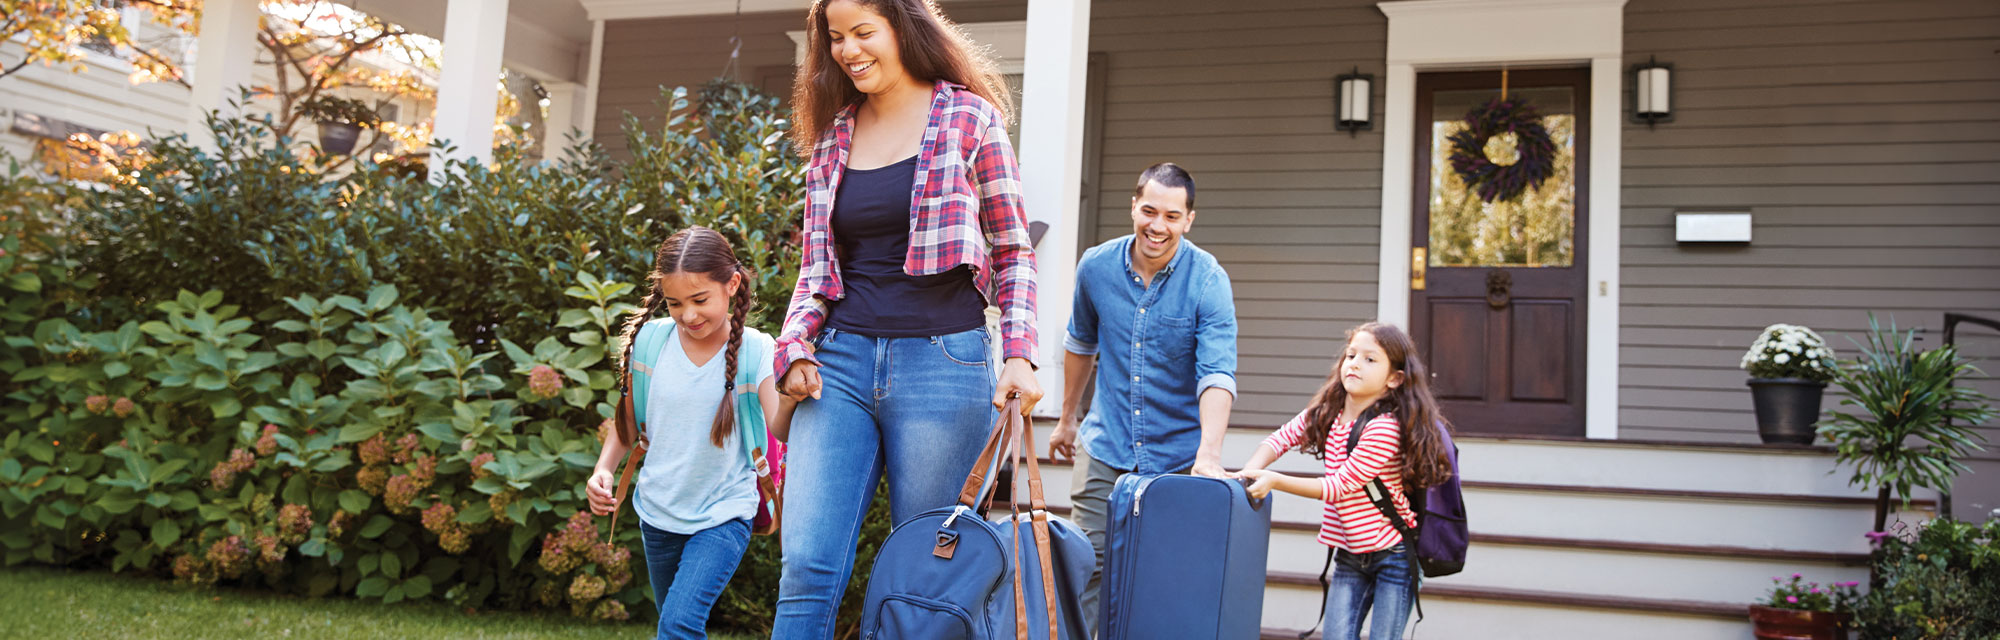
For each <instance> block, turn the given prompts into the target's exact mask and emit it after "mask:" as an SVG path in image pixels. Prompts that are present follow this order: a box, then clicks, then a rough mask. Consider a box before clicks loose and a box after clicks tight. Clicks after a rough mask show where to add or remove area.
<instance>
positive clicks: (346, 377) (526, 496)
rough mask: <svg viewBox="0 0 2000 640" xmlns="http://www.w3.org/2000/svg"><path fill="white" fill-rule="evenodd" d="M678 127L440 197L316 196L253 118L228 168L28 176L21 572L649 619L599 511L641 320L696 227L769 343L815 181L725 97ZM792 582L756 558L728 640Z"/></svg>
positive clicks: (0, 189)
mask: <svg viewBox="0 0 2000 640" xmlns="http://www.w3.org/2000/svg"><path fill="white" fill-rule="evenodd" d="M662 108H663V109H664V110H665V111H666V114H667V117H666V118H665V119H664V124H663V125H661V126H660V127H658V128H654V129H647V128H644V127H642V126H641V125H640V124H639V123H638V121H637V120H636V119H633V118H627V121H626V125H625V132H626V135H627V137H628V139H630V140H631V141H632V152H631V153H632V158H631V159H630V160H628V161H622V162H619V161H614V160H613V159H611V158H610V157H609V156H608V155H607V154H605V153H604V152H603V151H602V150H601V149H598V148H596V147H594V146H590V147H587V148H586V149H585V150H584V151H583V152H581V153H578V154H575V155H573V156H572V157H570V158H568V159H567V160H566V161H564V162H561V163H555V164H547V165H543V164H533V163H529V162H526V161H523V160H522V159H520V158H518V157H516V156H514V155H512V154H509V153H506V152H502V153H500V154H499V156H498V157H497V158H496V159H495V160H494V162H493V163H492V164H491V165H490V166H478V165H466V164H457V165H453V166H451V167H450V170H449V171H446V172H443V173H442V175H440V176H438V177H437V178H436V179H435V180H427V179H426V178H425V177H424V176H421V175H413V173H415V172H412V171H410V170H409V169H408V168H407V167H399V166H385V165H376V164H373V163H369V162H361V163H358V164H357V165H356V168H355V170H354V171H353V172H352V173H350V174H348V175H344V176H338V177H329V176H321V175H315V174H314V172H313V167H312V166H310V165H308V164H306V163H304V162H302V161H300V160H299V159H297V158H295V157H293V156H292V155H291V154H290V153H289V152H286V151H284V150H283V149H284V148H285V147H286V144H284V143H285V141H282V140H272V139H270V138H268V134H267V132H266V130H265V128H264V127H263V125H262V124H260V123H258V122H255V121H251V120H242V119H219V120H213V121H211V127H212V133H213V135H214V137H215V140H216V147H217V148H218V149H219V150H218V151H214V152H205V151H203V150H202V149H200V148H198V147H196V146H194V145H191V144H189V143H188V142H187V141H186V140H184V139H163V140H155V141H153V142H152V149H153V152H154V153H155V154H156V155H157V157H158V158H159V160H158V161H157V162H154V163H152V164H150V165H147V166H145V167H143V168H141V169H139V170H137V171H134V172H133V173H132V174H131V175H129V176H128V177H129V183H128V184H125V185H121V186H116V187H113V188H109V189H84V188H76V187H70V186H65V185H60V184H53V183H47V182H43V181H40V180H37V179H34V178H32V177H28V176H26V175H24V174H23V173H22V171H21V170H20V168H19V167H18V166H13V167H12V170H11V171H10V172H9V174H8V175H7V176H5V178H4V179H0V251H4V253H0V290H4V291H5V295H6V301H5V304H4V307H0V395H4V397H5V399H6V401H5V403H4V405H5V406H4V408H0V552H4V560H5V563H6V564H8V565H13V564H20V563H28V562H32V563H40V564H49V565H63V566H71V567H104V568H108V569H111V570H113V571H120V572H130V573H135V574H142V575H154V576H161V577H167V576H171V577H173V578H175V579H178V580H181V581H185V582H191V583H197V584H214V583H231V584H239V585H246V586H256V587H263V588H268V589H273V590H278V591H283V592H290V593H300V594H308V595H315V596H320V595H330V594H346V595H353V596H358V597H361V598H369V599H378V598H379V599H380V600H382V601H384V602H395V601H399V600H411V599H435V600H444V601H448V602H451V603H454V604H457V605H461V606H466V607H478V608H495V607H506V608H522V607H550V608H558V609H564V610H568V611H571V612H573V613H574V614H576V615H580V616H592V617H597V618H610V619H621V618H624V617H627V616H628V615H633V614H637V615H640V616H645V615H649V614H650V613H651V604H650V603H651V600H650V588H649V586H648V584H647V580H646V577H645V575H644V566H643V564H644V563H643V562H642V561H641V559H640V558H639V556H640V555H641V552H640V548H639V546H638V532H637V526H636V525H635V524H632V518H631V517H630V515H629V508H628V509H627V511H628V515H627V516H626V517H625V518H624V519H622V520H621V522H620V524H619V528H618V530H617V531H607V530H604V529H603V528H602V527H603V526H604V525H606V521H605V519H602V518H598V519H593V518H591V517H590V516H589V515H588V514H587V511H585V510H584V504H585V502H584V498H583V495H582V491H581V487H582V484H583V481H584V479H585V478H586V477H588V475H589V473H590V470H591V468H592V466H593V465H594V463H595V461H596V457H597V451H598V449H599V446H600V445H599V443H600V440H599V438H600V437H601V436H600V434H601V433H602V429H601V424H602V423H603V422H604V420H605V418H606V417H607V416H609V415H610V407H611V406H613V404H614V403H615V401H616V399H617V398H616V390H615V389H614V388H613V387H614V384H613V381H614V376H615V367H614V365H613V364H612V360H614V359H615V355H614V354H612V353H611V352H610V350H611V348H612V346H613V343H614V342H615V340H616V335H617V333H618V330H619V320H620V317H621V316H622V315H623V314H625V313H626V312H628V311H630V310H631V308H632V306H631V303H634V302H636V301H637V299H638V297H639V295H640V293H641V292H640V291H638V290H637V286H638V285H641V284H642V283H643V281H644V280H643V279H644V275H645V273H646V272H647V271H648V269H649V268H650V260H651V256H652V253H653V250H654V248H655V247H657V245H658V243H659V242H660V241H661V240H662V239H664V238H665V237H666V236H667V235H669V233H671V232H672V231H673V230H675V229H678V228H681V227H683V226H686V225H690V224H704V225H708V226H711V227H715V228H717V229H719V230H722V231H723V232H724V233H725V234H727V235H729V236H730V237H731V239H732V241H734V242H735V243H736V244H737V247H738V250H739V253H740V254H742V256H743V257H744V258H745V259H746V262H747V263H748V264H749V265H751V266H752V267H753V269H755V270H756V271H757V274H758V279H757V282H756V283H755V286H756V292H757V298H758V301H759V308H758V309H757V310H756V311H755V313H754V314H753V318H756V319H757V321H758V322H760V323H761V324H762V325H763V326H765V327H775V326H776V325H777V322H778V321H779V319H780V318H781V317H782V314H783V305H784V302H785V300H787V299H788V298H789V295H790V291H791V283H792V282H793V280H794V279H795V277H796V272H797V264H798V254H797V243H796V242H795V241H794V237H795V231H794V229H795V226H796V220H797V219H798V217H799V216H798V211H799V210H798V207H799V202H800V198H798V197H797V194H798V193H799V190H800V170H801V166H800V161H799V159H798V158H797V156H796V155H794V154H792V153H791V152H790V151H789V149H788V148H787V147H786V144H787V143H786V136H785V133H786V131H787V128H788V122H787V121H786V119H785V114H784V113H783V111H782V109H781V107H780V106H779V103H778V102H777V101H776V100H775V99H772V98H769V97H763V96H759V95H757V94H755V93H754V92H752V91H750V90H748V89H746V88H744V87H742V86H740V85H727V84H712V85H710V86H708V87H705V88H704V89H702V90H701V91H700V92H698V95H695V96H692V97H691V96H690V95H689V92H687V91H686V90H681V89H676V90H673V91H670V92H663V96H662ZM8 164H10V165H12V164H13V163H12V162H9V163H8ZM879 505H880V499H879V496H878V506H879ZM884 519H885V517H884V516H882V515H881V514H877V515H875V516H872V517H871V520H872V521H873V522H875V523H876V526H875V527H874V528H872V529H871V530H870V531H869V533H868V537H869V540H867V541H865V542H864V551H863V558H862V561H861V563H860V564H861V568H862V570H860V571H857V575H856V576H855V582H856V583H857V584H861V583H865V580H866V571H865V568H866V566H867V561H868V560H867V559H868V556H869V554H870V550H872V546H873V545H874V544H875V541H879V539H880V537H881V536H883V535H885V534H886V523H885V522H883V520H884ZM777 575H778V562H777V549H776V544H775V541H774V540H771V539H769V538H758V539H757V540H756V541H754V542H753V544H752V548H751V552H750V554H749V555H748V556H747V557H746V558H745V561H744V564H743V566H742V569H741V570H740V571H739V572H738V576H737V579H736V581H735V582H733V583H732V585H731V587H730V589H729V591H728V592H727V593H725V595H724V598H723V601H722V603H721V604H720V605H719V606H718V608H717V611H716V612H715V617H714V619H715V621H716V622H717V623H718V624H721V625H723V626H725V627H728V628H732V629H735V630H740V631H746V632H751V633H757V632H762V631H766V630H768V624H769V619H770V610H771V607H772V605H773V603H774V600H775V598H776V585H777ZM850 600H851V599H850ZM852 604H853V603H851V602H850V606H849V608H848V610H846V611H844V612H843V613H844V616H843V620H844V621H845V622H846V624H847V625H848V626H850V627H851V626H852V624H853V622H854V620H855V618H856V617H857V615H858V612H856V611H855V610H854V607H853V606H852Z"/></svg>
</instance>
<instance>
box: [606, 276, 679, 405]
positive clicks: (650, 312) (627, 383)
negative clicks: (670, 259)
mask: <svg viewBox="0 0 2000 640" xmlns="http://www.w3.org/2000/svg"><path fill="white" fill-rule="evenodd" d="M652 280H653V289H652V290H651V291H647V292H646V297H645V298H644V299H642V300H640V301H639V309H638V310H636V311H633V312H632V315H630V316H627V317H626V318H625V331H624V332H623V333H621V334H619V338H618V341H619V344H621V345H623V347H622V348H621V351H622V353H623V354H624V355H623V356H622V357H620V358H619V359H618V380H619V384H618V386H619V388H621V389H624V390H625V393H626V394H627V395H630V394H631V393H632V347H633V346H635V343H637V342H638V341H639V328H640V327H643V326H645V325H646V321H648V320H651V319H653V316H654V315H656V314H658V313H659V312H660V305H661V304H662V303H664V302H665V301H666V298H667V295H666V292H664V291H661V290H660V279H659V277H658V276H657V275H655V276H654V277H653V278H652Z"/></svg>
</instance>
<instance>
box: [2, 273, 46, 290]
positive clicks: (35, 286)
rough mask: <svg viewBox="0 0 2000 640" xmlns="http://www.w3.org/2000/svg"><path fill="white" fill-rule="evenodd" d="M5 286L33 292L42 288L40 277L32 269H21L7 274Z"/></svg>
mask: <svg viewBox="0 0 2000 640" xmlns="http://www.w3.org/2000/svg"><path fill="white" fill-rule="evenodd" d="M7 287H8V288H10V289H13V290H15V291H21V292H25V293H35V292H38V291H41V290H42V277H41V276H39V275H36V274H35V272H33V271H21V272H17V273H14V274H12V275H9V276H7Z"/></svg>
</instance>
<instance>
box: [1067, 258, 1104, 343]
mask: <svg viewBox="0 0 2000 640" xmlns="http://www.w3.org/2000/svg"><path fill="white" fill-rule="evenodd" d="M1090 255H1091V254H1090V253H1085V254H1084V256H1083V260H1079V261H1077V265H1076V266H1077V269H1076V294H1075V296H1074V297H1073V298H1072V299H1071V301H1070V306H1069V331H1068V332H1066V335H1064V336H1063V350H1064V351H1068V352H1070V353H1074V354H1076V355H1080V356H1094V355H1097V307H1096V306H1094V305H1092V304H1090V293H1089V288H1090V281H1089V280H1088V279H1087V278H1085V277H1084V268H1085V267H1086V266H1087V265H1088V263H1089V260H1090Z"/></svg>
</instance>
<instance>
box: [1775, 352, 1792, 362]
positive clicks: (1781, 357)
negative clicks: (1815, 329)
mask: <svg viewBox="0 0 2000 640" xmlns="http://www.w3.org/2000/svg"><path fill="white" fill-rule="evenodd" d="M1771 361H1772V362H1776V363H1778V364H1784V363H1787V362H1791V361H1792V354H1789V353H1780V354H1778V357H1776V358H1772V359H1771Z"/></svg>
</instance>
